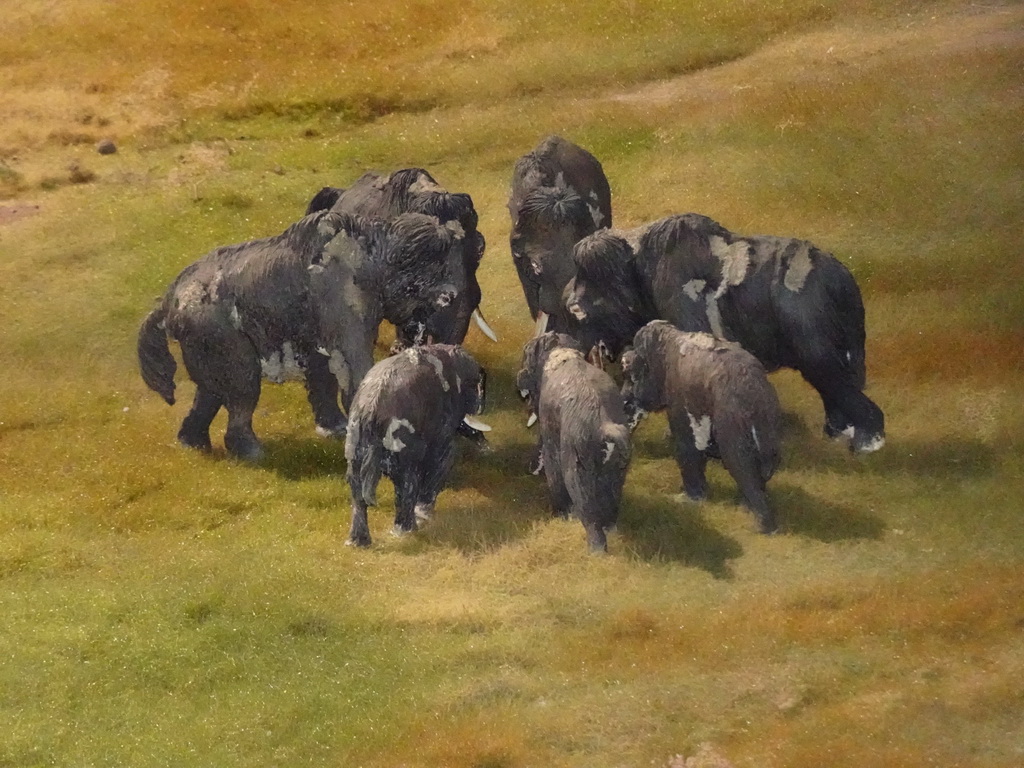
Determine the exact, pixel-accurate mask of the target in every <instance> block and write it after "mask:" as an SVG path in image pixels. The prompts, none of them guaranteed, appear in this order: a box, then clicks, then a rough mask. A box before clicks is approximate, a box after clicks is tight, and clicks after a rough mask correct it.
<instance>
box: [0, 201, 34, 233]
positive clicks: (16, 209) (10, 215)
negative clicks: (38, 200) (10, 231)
mask: <svg viewBox="0 0 1024 768" xmlns="http://www.w3.org/2000/svg"><path fill="white" fill-rule="evenodd" d="M39 210H40V209H39V206H38V205H35V204H34V203H8V204H3V203H0V227H2V226H3V225H4V224H10V223H11V222H12V221H17V220H18V219H23V218H25V217H26V216H34V215H35V214H37V213H39Z"/></svg>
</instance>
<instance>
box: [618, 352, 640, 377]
mask: <svg viewBox="0 0 1024 768" xmlns="http://www.w3.org/2000/svg"><path fill="white" fill-rule="evenodd" d="M620 363H621V365H622V375H623V376H628V377H629V378H631V379H632V378H638V377H642V376H643V375H644V374H646V373H647V364H646V363H645V362H644V359H643V358H642V357H640V356H639V355H637V353H636V350H635V349H630V350H627V351H626V352H623V354H622V358H621V360H620Z"/></svg>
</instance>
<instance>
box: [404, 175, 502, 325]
mask: <svg viewBox="0 0 1024 768" xmlns="http://www.w3.org/2000/svg"><path fill="white" fill-rule="evenodd" d="M409 204H410V206H411V207H410V210H413V211H416V212H419V213H425V214H427V215H430V216H435V217H436V218H437V219H438V221H440V222H442V223H447V222H457V223H458V224H459V226H461V227H462V231H463V239H462V271H463V278H464V280H465V284H466V288H465V290H464V291H463V292H462V293H461V294H460V295H459V296H458V297H455V298H454V299H453V300H452V302H451V303H450V304H449V305H448V306H447V307H446V308H445V309H443V310H442V311H440V312H438V313H436V314H435V315H434V316H433V317H432V319H431V321H430V323H429V324H428V327H427V329H426V333H427V336H428V337H429V338H432V339H435V340H437V341H440V342H443V343H446V344H460V343H462V341H463V340H465V338H466V333H467V332H468V330H469V324H470V320H471V318H472V316H473V313H474V311H475V310H476V309H477V307H478V305H479V304H480V297H481V291H480V283H479V282H477V279H476V271H477V268H478V267H479V266H480V260H481V259H482V258H483V255H484V249H485V247H486V242H485V240H484V236H483V234H482V233H481V232H480V231H479V230H478V229H477V224H478V217H477V212H476V209H475V208H474V207H473V200H472V198H471V197H470V196H469V195H467V194H464V193H461V192H458V193H451V192H446V191H444V190H440V188H438V190H431V191H424V192H421V193H418V194H416V195H413V196H412V197H411V198H410V201H409ZM478 322H479V316H478ZM481 327H482V329H483V330H484V333H488V331H489V329H485V328H483V326H481ZM490 335H492V336H493V331H491V332H490Z"/></svg>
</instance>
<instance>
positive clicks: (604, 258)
mask: <svg viewBox="0 0 1024 768" xmlns="http://www.w3.org/2000/svg"><path fill="white" fill-rule="evenodd" d="M573 260H574V262H575V265H576V276H575V277H574V278H573V279H572V281H571V282H570V283H569V285H568V286H567V288H566V291H565V297H564V301H565V308H566V309H567V310H568V312H569V314H570V315H571V316H572V318H573V320H574V322H575V329H576V330H575V331H574V335H575V336H576V337H577V339H579V341H580V342H581V344H582V345H583V346H584V348H585V349H593V348H595V347H597V348H599V349H601V350H602V351H603V353H604V354H606V355H607V356H608V357H609V358H610V359H612V360H615V359H617V358H618V356H619V355H620V354H622V350H623V349H625V347H626V346H627V345H628V344H629V343H630V342H631V341H632V339H633V335H634V334H635V333H636V332H637V331H638V330H639V329H640V328H641V327H642V326H643V325H644V323H645V322H646V321H647V320H649V319H650V317H648V315H649V311H648V310H647V308H646V305H645V302H644V299H643V296H642V293H641V288H640V284H639V281H638V279H637V275H636V271H635V269H634V268H633V249H632V247H631V246H630V245H629V243H628V242H627V241H626V239H625V238H623V237H622V236H621V235H619V234H616V233H615V232H613V231H611V230H607V229H603V230H600V231H598V232H595V233H594V234H592V235H590V236H589V237H586V238H584V239H583V240H581V241H580V242H578V243H577V244H576V246H575V248H574V249H573Z"/></svg>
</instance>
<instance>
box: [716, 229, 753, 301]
mask: <svg viewBox="0 0 1024 768" xmlns="http://www.w3.org/2000/svg"><path fill="white" fill-rule="evenodd" d="M711 253H712V254H713V255H714V256H715V258H717V259H718V260H719V262H721V265H722V285H723V286H729V285H739V284H740V283H742V282H743V280H744V279H745V278H746V276H747V269H748V268H749V267H750V243H748V242H747V241H746V240H737V241H736V242H735V243H733V244H732V245H729V244H728V243H726V242H725V240H723V239H722V238H720V237H717V236H713V237H712V238H711ZM721 290H722V288H719V291H721Z"/></svg>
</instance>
